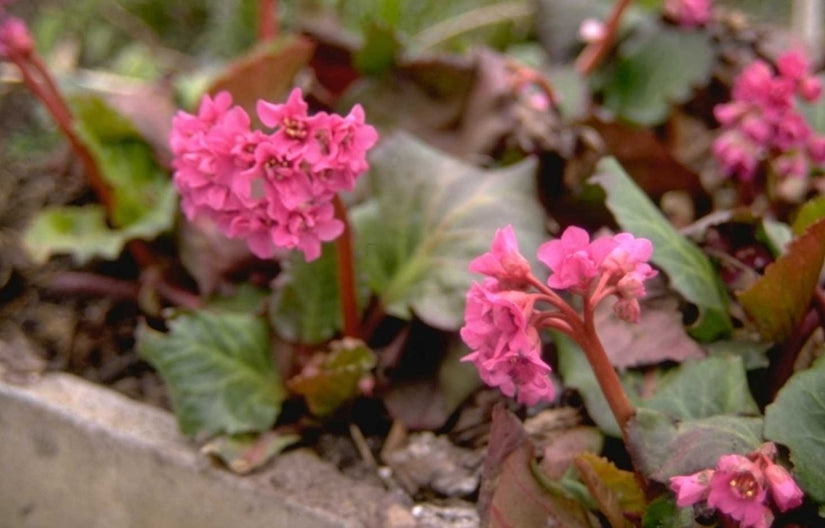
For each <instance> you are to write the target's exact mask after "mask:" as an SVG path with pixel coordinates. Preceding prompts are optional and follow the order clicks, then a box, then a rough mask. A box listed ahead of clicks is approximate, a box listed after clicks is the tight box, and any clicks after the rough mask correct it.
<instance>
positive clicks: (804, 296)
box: [737, 219, 825, 341]
mask: <svg viewBox="0 0 825 528" xmlns="http://www.w3.org/2000/svg"><path fill="white" fill-rule="evenodd" d="M824 260H825V219H823V220H819V221H818V222H816V223H815V224H813V225H811V226H810V227H809V228H808V229H807V231H805V233H804V234H803V235H801V236H799V237H797V238H795V239H794V240H793V242H791V243H790V244H789V245H788V248H787V251H786V252H785V254H784V255H782V256H781V257H779V258H778V259H776V261H774V262H773V263H772V264H770V265H769V266H768V267H767V269H765V274H764V275H763V276H762V277H761V278H760V279H759V280H757V281H756V282H755V283H753V285H752V286H751V287H750V288H748V289H747V290H745V291H743V292H740V293H738V294H737V298H738V299H739V302H741V303H742V306H743V307H744V308H745V311H746V312H747V313H748V315H749V316H750V317H751V319H753V320H754V322H755V323H756V326H757V327H758V328H759V331H760V332H761V333H762V335H763V336H764V337H765V338H766V339H767V340H769V341H783V340H785V339H787V338H788V337H790V336H791V334H792V333H793V331H794V330H795V329H796V327H797V326H798V325H799V323H800V321H802V318H803V317H804V316H805V313H806V312H807V311H808V305H809V304H810V302H811V297H812V296H813V294H814V290H815V289H816V286H817V283H818V281H819V273H820V271H821V270H822V263H823V261H824Z"/></svg>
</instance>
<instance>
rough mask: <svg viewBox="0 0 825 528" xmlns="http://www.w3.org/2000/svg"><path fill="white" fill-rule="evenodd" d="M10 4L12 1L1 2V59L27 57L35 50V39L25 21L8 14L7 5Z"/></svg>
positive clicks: (4, 0)
mask: <svg viewBox="0 0 825 528" xmlns="http://www.w3.org/2000/svg"><path fill="white" fill-rule="evenodd" d="M9 3H11V0H3V1H0V57H2V58H6V59H11V58H13V57H25V56H27V55H28V54H30V53H31V52H32V51H33V50H34V39H33V38H32V36H31V33H29V28H28V26H26V23H25V22H23V20H21V19H19V18H17V17H14V16H11V15H8V14H7V13H6V8H5V4H9Z"/></svg>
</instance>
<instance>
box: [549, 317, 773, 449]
mask: <svg viewBox="0 0 825 528" xmlns="http://www.w3.org/2000/svg"><path fill="white" fill-rule="evenodd" d="M553 337H554V339H555V341H556V347H557V349H558V357H559V373H560V374H561V376H562V378H563V379H564V384H565V386H567V387H573V388H576V389H577V390H578V391H579V393H580V394H581V396H582V399H583V400H584V404H585V407H587V412H588V414H589V415H590V417H591V418H592V419H593V421H594V422H596V425H598V426H599V428H601V430H602V431H604V432H605V434H608V435H611V436H615V437H618V436H621V431H620V430H619V426H618V424H617V423H616V420H615V418H614V417H613V413H612V412H611V411H610V406H609V405H608V404H607V400H606V399H605V397H604V394H602V391H601V389H600V388H599V384H598V382H597V381H596V376H595V375H594V374H593V370H592V369H591V368H590V365H589V363H588V362H587V358H586V357H585V355H584V353H583V352H582V351H581V349H580V348H579V347H578V345H577V344H576V343H575V342H574V341H573V340H571V339H570V338H568V337H566V336H564V335H562V334H559V333H554V336H553ZM621 380H622V384H623V385H624V388H625V391H626V392H627V394H628V397H629V398H630V400H631V401H632V402H633V404H634V405H637V406H643V407H645V408H649V409H653V410H656V411H658V412H661V413H665V414H666V415H667V416H669V417H671V418H673V419H679V420H690V419H700V418H709V417H712V416H715V415H722V414H729V415H755V414H758V413H759V408H758V407H757V405H756V403H755V402H754V400H753V398H752V397H751V395H750V392H749V391H748V386H747V376H746V371H745V367H744V363H743V361H742V359H741V358H740V357H737V356H721V357H712V358H707V359H703V360H699V361H686V362H685V363H683V364H681V365H679V366H677V367H674V368H673V369H671V370H670V371H668V372H667V373H666V374H664V375H662V376H661V377H660V378H659V379H658V380H657V381H656V385H655V388H654V392H653V394H652V395H651V396H650V397H648V398H647V399H642V398H641V396H640V395H639V390H638V389H637V387H639V386H640V385H641V375H640V374H639V373H638V372H634V371H627V372H625V373H624V374H622V376H621Z"/></svg>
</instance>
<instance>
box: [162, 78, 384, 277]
mask: <svg viewBox="0 0 825 528" xmlns="http://www.w3.org/2000/svg"><path fill="white" fill-rule="evenodd" d="M307 111H308V105H307V104H306V102H305V101H304V100H303V98H302V96H301V91H300V90H298V89H296V90H293V91H292V93H291V94H290V96H289V99H288V100H287V102H286V103H285V104H274V103H268V102H266V101H259V102H258V114H259V118H260V120H261V121H262V122H263V123H264V124H266V125H268V126H270V127H272V128H274V131H271V133H264V132H262V131H260V130H251V129H250V125H251V119H250V117H249V115H248V114H247V113H246V112H245V111H244V110H243V109H242V108H241V107H238V106H233V105H232V97H231V96H230V95H229V94H228V93H226V92H222V93H219V94H217V95H216V96H215V97H214V98H212V97H210V96H208V95H206V96H204V98H203V100H202V101H201V104H200V107H199V108H198V113H197V115H191V114H188V113H186V112H178V114H177V115H176V116H175V118H174V120H173V123H172V134H171V136H170V145H171V147H172V152H173V154H174V156H175V158H174V160H173V166H174V168H175V175H174V181H175V185H176V186H177V188H178V191H179V192H180V195H181V207H182V209H183V211H184V213H185V214H186V216H187V217H188V218H189V219H193V218H195V217H196V216H201V215H204V216H209V217H211V218H212V219H213V220H214V221H215V223H216V224H217V225H218V227H219V228H220V229H221V230H222V232H223V233H224V234H225V235H227V236H229V237H233V238H244V239H246V240H247V243H248V245H249V248H250V250H251V251H252V252H253V253H254V254H255V255H257V256H259V257H261V258H269V257H271V256H273V255H274V254H275V252H276V249H277V248H286V249H300V250H301V251H303V252H304V257H305V258H306V259H307V260H308V261H309V260H314V259H316V258H318V256H320V254H321V243H322V242H327V241H330V240H333V239H335V238H336V237H338V236H339V235H340V234H341V233H342V232H343V227H344V226H343V223H342V222H341V221H340V220H338V219H337V218H335V213H334V207H333V205H332V199H333V197H334V195H335V192H337V191H339V190H343V189H352V187H353V186H354V184H355V179H356V178H357V177H358V176H359V175H360V174H361V173H362V172H363V171H365V170H366V169H367V167H368V165H367V161H366V151H367V150H368V149H369V148H371V147H372V146H373V145H374V144H375V142H376V140H377V134H376V132H375V129H373V128H372V127H371V126H369V125H367V124H366V123H365V122H364V113H363V111H362V110H361V108H360V107H358V106H356V107H355V108H353V111H352V112H350V115H348V116H346V117H341V116H338V115H334V114H333V115H330V114H326V113H320V114H317V115H314V116H309V115H308V113H307ZM321 138H323V140H322V139H321Z"/></svg>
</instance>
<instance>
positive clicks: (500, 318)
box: [461, 225, 656, 405]
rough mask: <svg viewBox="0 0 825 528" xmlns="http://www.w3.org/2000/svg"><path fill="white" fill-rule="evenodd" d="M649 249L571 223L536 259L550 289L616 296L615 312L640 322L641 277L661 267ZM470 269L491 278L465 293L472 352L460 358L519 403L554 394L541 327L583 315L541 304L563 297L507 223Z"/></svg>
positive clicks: (594, 298)
mask: <svg viewBox="0 0 825 528" xmlns="http://www.w3.org/2000/svg"><path fill="white" fill-rule="evenodd" d="M652 251H653V248H652V245H651V244H650V241H649V240H646V239H637V238H635V237H633V235H630V234H628V233H621V234H618V235H616V236H613V237H604V238H600V239H598V240H595V241H593V242H590V237H589V235H588V234H587V232H586V231H584V230H583V229H581V228H578V227H574V226H571V227H569V228H567V229H566V230H565V231H564V233H563V234H562V237H561V239H559V240H552V241H550V242H547V243H545V244H544V245H542V246H541V247H540V248H539V251H538V258H539V260H541V261H542V262H544V263H545V264H546V265H547V266H548V267H549V268H550V269H551V270H552V271H553V274H552V275H551V276H550V278H549V279H548V281H547V286H549V287H550V288H554V289H558V290H564V289H569V290H570V291H571V292H574V293H578V294H581V295H585V296H588V299H589V300H590V302H592V303H594V304H595V303H598V302H599V300H601V299H603V298H604V297H606V296H608V295H611V294H613V295H616V296H617V297H618V301H617V302H616V304H615V305H614V311H615V312H616V314H617V315H618V316H619V317H621V318H622V319H624V320H627V321H633V322H635V321H637V320H638V317H639V302H638V298H639V297H642V296H644V295H645V289H644V285H643V282H644V281H645V280H646V279H648V278H650V277H652V276H654V275H655V274H656V271H654V270H653V269H652V268H651V267H650V265H649V264H647V260H648V259H649V258H650V256H651V253H652ZM470 271H473V272H475V273H480V274H483V275H486V276H487V278H486V279H485V280H484V281H483V282H482V283H480V284H479V283H478V282H476V283H474V284H473V285H472V287H471V288H470V291H469V292H468V294H467V304H466V309H465V314H464V317H465V324H464V326H463V327H462V328H461V337H462V339H463V340H464V342H465V343H467V345H468V346H469V347H470V348H471V349H472V353H470V354H468V355H467V356H465V357H464V358H462V360H463V361H472V362H473V363H475V365H476V367H477V368H478V371H479V375H480V376H481V379H482V380H483V381H484V382H485V383H487V384H488V385H490V386H493V387H499V388H500V389H501V391H502V392H503V393H504V394H505V395H507V396H510V397H513V396H516V397H517V399H518V401H519V402H522V403H525V404H527V405H534V404H536V403H538V402H539V401H542V400H544V401H551V400H552V399H553V398H554V397H555V389H554V387H553V385H552V383H551V382H550V380H549V379H548V377H547V375H548V373H549V372H550V367H549V366H548V365H547V364H546V363H545V362H544V361H543V360H542V358H541V340H540V339H539V334H538V330H539V329H540V328H542V327H544V326H553V327H557V328H558V327H559V326H555V325H562V326H561V327H562V328H566V329H568V330H570V331H573V329H574V328H578V327H579V326H580V325H581V321H580V320H578V319H577V320H571V315H570V314H571V313H573V314H575V312H573V311H572V309H571V308H569V306H566V305H565V307H566V308H567V309H566V310H565V309H560V310H554V311H550V312H547V311H542V310H539V309H537V308H536V304H537V303H538V302H547V303H549V304H551V305H553V306H555V307H556V308H557V309H558V308H560V306H561V303H564V301H562V300H561V298H560V297H559V296H558V295H557V294H556V293H554V292H553V291H552V290H551V289H550V288H548V287H547V286H545V285H544V284H543V283H542V282H541V281H539V280H538V279H537V278H536V277H535V276H534V275H533V274H532V272H531V270H530V263H529V262H528V261H527V259H525V258H524V256H522V255H521V253H520V252H519V249H518V242H517V241H516V236H515V233H514V232H513V228H512V227H511V226H509V225H508V226H506V227H504V228H502V229H499V230H497V231H496V234H495V237H494V238H493V243H492V247H491V250H490V252H488V253H485V254H484V255H481V256H480V257H478V258H476V259H475V260H473V261H472V262H471V263H470ZM531 288H536V289H538V292H531V291H530V289H531ZM576 317H577V316H576ZM550 320H553V321H555V323H548V321H550Z"/></svg>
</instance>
